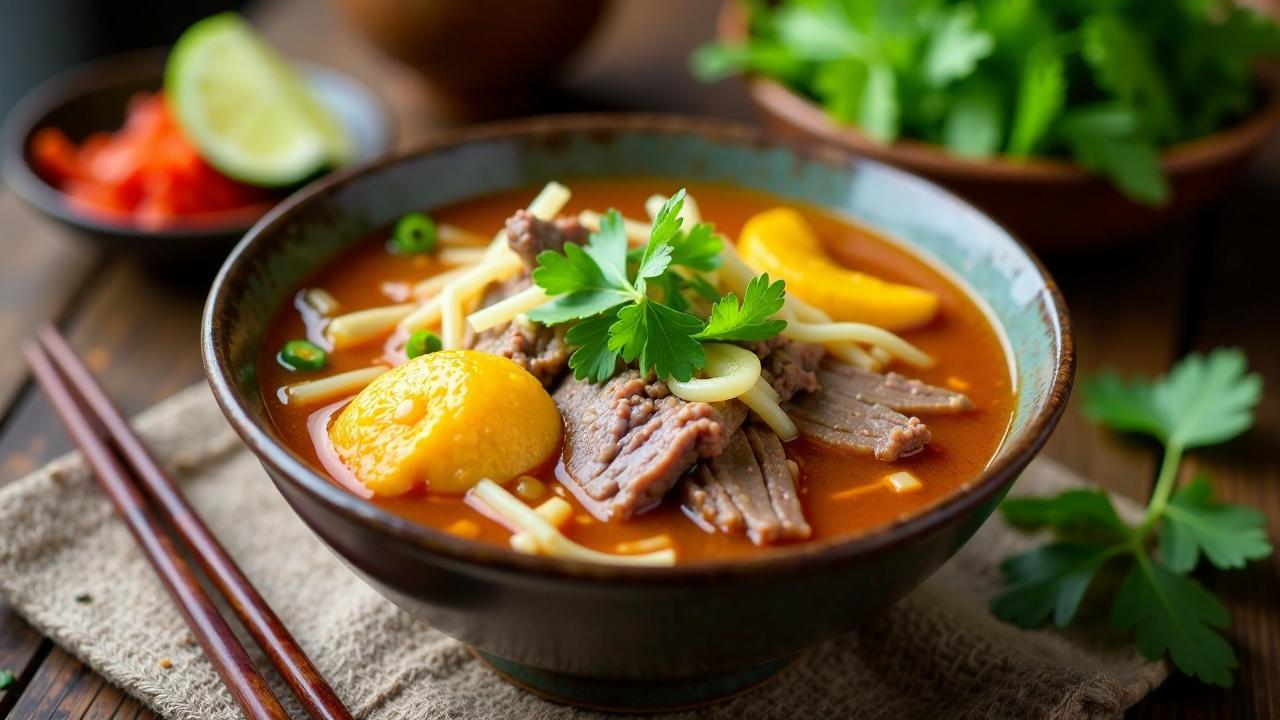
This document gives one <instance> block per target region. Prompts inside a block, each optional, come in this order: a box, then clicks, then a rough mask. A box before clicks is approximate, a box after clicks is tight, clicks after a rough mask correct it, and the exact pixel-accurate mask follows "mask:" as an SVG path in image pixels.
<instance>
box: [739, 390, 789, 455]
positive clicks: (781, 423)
mask: <svg viewBox="0 0 1280 720" xmlns="http://www.w3.org/2000/svg"><path fill="white" fill-rule="evenodd" d="M763 384H766V383H765V382H764V379H763V378H761V379H760V380H758V381H757V382H756V385H754V386H752V388H751V389H750V390H748V391H746V392H745V393H743V394H742V395H739V396H738V399H739V400H741V401H742V404H744V405H746V406H747V407H749V408H751V410H752V411H754V412H755V414H756V415H759V416H760V419H761V420H764V421H765V423H766V424H768V426H769V427H771V428H773V431H774V432H776V433H778V437H780V438H782V441H783V442H791V441H792V440H795V439H796V438H797V437H799V436H800V430H799V429H798V428H797V427H796V424H795V423H794V422H792V421H791V418H790V417H788V416H787V413H786V412H784V411H783V410H782V406H780V405H778V402H777V401H776V400H774V399H773V398H772V397H770V395H769V392H768V391H766V390H765V389H764V388H763V387H761V385H763Z"/></svg>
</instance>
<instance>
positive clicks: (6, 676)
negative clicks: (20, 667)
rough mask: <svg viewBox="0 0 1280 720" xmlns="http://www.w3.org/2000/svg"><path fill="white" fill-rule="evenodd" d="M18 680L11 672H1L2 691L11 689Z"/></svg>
mask: <svg viewBox="0 0 1280 720" xmlns="http://www.w3.org/2000/svg"><path fill="white" fill-rule="evenodd" d="M16 679H17V678H15V677H14V675H13V672H12V671H11V670H0V691H3V690H7V689H9V686H10V685H12V684H13V683H14V681H15V680H16Z"/></svg>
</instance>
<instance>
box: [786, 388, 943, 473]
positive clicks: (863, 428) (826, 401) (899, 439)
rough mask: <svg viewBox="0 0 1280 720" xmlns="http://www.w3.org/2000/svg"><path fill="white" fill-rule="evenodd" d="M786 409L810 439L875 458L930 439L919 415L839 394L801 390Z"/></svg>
mask: <svg viewBox="0 0 1280 720" xmlns="http://www.w3.org/2000/svg"><path fill="white" fill-rule="evenodd" d="M785 410H786V411H787V414H788V415H790V416H791V419H792V420H794V421H795V423H796V427H797V428H799V429H800V433H801V434H802V435H804V436H805V437H807V438H809V439H810V440H813V441H815V442H818V443H821V444H823V445H828V446H832V447H835V448H839V449H843V450H848V451H850V452H853V453H857V454H859V455H870V456H872V457H874V458H875V459H877V460H884V461H886V462H888V461H890V460H897V459H898V458H900V457H903V456H905V455H911V454H914V453H917V452H919V451H920V450H921V449H922V448H924V446H925V445H926V444H928V442H929V428H927V427H925V424H924V423H923V422H921V421H920V418H917V417H907V416H906V415H903V414H902V413H900V412H897V411H895V410H890V409H889V408H887V407H885V406H883V405H877V404H875V403H869V402H866V401H864V400H858V399H857V398H853V397H849V396H847V395H841V394H839V393H830V392H826V391H825V390H824V391H823V392H817V393H803V394H801V395H799V396H797V397H796V398H794V399H793V400H792V401H791V402H789V403H787V406H786V408H785Z"/></svg>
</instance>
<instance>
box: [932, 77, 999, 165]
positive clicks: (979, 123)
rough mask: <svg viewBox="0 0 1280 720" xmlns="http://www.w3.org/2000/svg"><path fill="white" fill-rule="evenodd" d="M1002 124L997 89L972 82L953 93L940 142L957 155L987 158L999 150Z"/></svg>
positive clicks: (987, 83)
mask: <svg viewBox="0 0 1280 720" xmlns="http://www.w3.org/2000/svg"><path fill="white" fill-rule="evenodd" d="M1003 125H1004V98H1003V97H1002V96H1001V95H1000V90H999V89H998V88H996V87H995V86H994V85H992V84H991V83H989V82H983V81H981V79H975V80H973V81H970V82H967V83H964V85H963V87H961V88H958V89H957V90H956V96H955V100H954V102H953V104H952V106H951V112H949V113H948V114H947V119H946V122H945V123H944V127H943V130H942V139H943V142H944V143H945V144H946V146H947V149H949V150H950V151H951V152H953V153H955V154H957V155H967V156H971V157H987V156H989V155H992V154H993V153H995V151H996V150H998V149H999V147H1000V138H1001V137H1003V135H1004V127H1003Z"/></svg>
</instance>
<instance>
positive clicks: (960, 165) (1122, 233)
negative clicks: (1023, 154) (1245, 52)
mask: <svg viewBox="0 0 1280 720" xmlns="http://www.w3.org/2000/svg"><path fill="white" fill-rule="evenodd" d="M746 33H747V27H746V18H745V15H744V13H743V10H742V4H741V3H739V2H737V1H736V0H726V2H725V4H724V6H723V9H722V10H721V14H720V21H719V37H720V39H721V40H723V41H726V42H740V41H741V40H743V39H745V37H746ZM746 84H747V92H748V94H749V95H750V96H751V101H752V102H753V103H754V104H755V106H756V110H757V111H758V113H759V115H760V118H761V120H762V121H763V122H764V124H765V125H766V126H767V127H769V128H770V129H772V130H774V131H775V132H777V133H779V134H782V135H784V136H789V137H795V138H797V139H800V140H805V141H810V142H812V141H818V142H824V143H830V144H832V145H835V146H837V147H840V148H844V149H846V150H849V151H851V152H855V153H857V154H859V155H863V156H865V157H869V158H871V159H873V160H878V161H880V162H883V163H888V164H890V165H894V166H896V167H899V168H902V169H903V170H906V171H908V172H912V173H916V174H919V175H921V176H923V177H926V178H928V179H930V180H932V181H934V182H936V183H938V184H940V185H942V186H943V187H946V188H947V189H949V190H951V191H953V192H955V193H958V194H959V195H961V196H963V197H964V198H965V199H967V200H969V201H971V202H973V203H974V204H975V205H977V206H978V207H980V208H982V209H983V210H985V211H987V212H989V213H991V215H992V216H993V217H995V218H996V219H997V220H999V221H1000V222H1001V223H1003V224H1004V225H1005V226H1006V227H1008V228H1009V229H1010V230H1012V231H1013V232H1014V233H1016V234H1017V235H1018V237H1020V238H1022V239H1023V240H1025V241H1026V242H1027V243H1028V244H1030V245H1031V246H1032V247H1034V248H1036V249H1037V250H1041V251H1046V252H1049V251H1052V252H1060V251H1073V250H1082V249H1088V248H1096V247H1098V246H1101V245H1105V244H1108V243H1111V242H1114V241H1115V240H1117V239H1123V238H1127V237H1134V236H1139V235H1143V234H1144V233H1149V232H1151V231H1153V230H1157V229H1159V228H1161V227H1164V226H1168V225H1169V224H1171V223H1174V222H1177V221H1178V220H1181V219H1185V218H1187V217H1189V216H1191V215H1193V214H1194V213H1196V212H1197V211H1199V210H1201V209H1202V208H1204V207H1205V206H1206V205H1207V204H1209V203H1210V202H1212V201H1213V200H1214V199H1215V198H1217V197H1219V196H1220V195H1221V194H1222V193H1223V192H1224V191H1225V190H1226V189H1227V188H1229V187H1230V186H1231V183H1232V182H1233V181H1234V180H1236V179H1237V178H1239V177H1240V175H1241V174H1242V172H1243V171H1244V169H1245V167H1246V166H1247V165H1248V163H1249V161H1250V160H1251V159H1253V158H1254V157H1255V156H1256V155H1257V153H1258V150H1259V149H1260V148H1261V147H1262V145H1263V144H1264V143H1266V141H1267V140H1268V139H1269V138H1270V137H1271V136H1273V135H1274V134H1275V133H1276V131H1277V129H1278V128H1280V91H1277V90H1276V89H1275V88H1274V87H1266V86H1267V85H1271V86H1274V85H1275V83H1274V82H1268V81H1264V82H1263V85H1264V86H1263V87H1262V88H1261V90H1262V92H1263V102H1262V106H1261V107H1259V108H1258V109H1257V110H1256V111H1255V112H1254V113H1253V114H1252V115H1250V116H1248V117H1246V118H1244V119H1242V120H1241V121H1240V122H1239V123H1237V124H1236V125H1233V126H1231V127H1228V128H1224V129H1223V130H1220V131H1218V132H1216V133H1214V134H1212V135H1209V136H1207V137H1203V138H1199V139H1197V140H1193V141H1190V142H1186V143H1182V144H1180V145H1176V146H1174V147H1171V148H1168V149H1166V150H1164V151H1163V152H1162V153H1161V155H1160V167H1161V169H1162V170H1163V171H1164V174H1165V176H1166V177H1167V178H1168V180H1169V188H1170V197H1169V201H1168V202H1167V203H1166V204H1164V205H1161V206H1152V205H1146V204H1143V203H1139V202H1136V201H1134V200H1130V199H1129V198H1128V197H1126V196H1124V195H1123V194H1122V193H1121V192H1120V191H1119V190H1117V189H1116V188H1115V187H1114V186H1113V185H1111V184H1110V183H1109V182H1107V181H1106V180H1105V179H1103V178H1100V177H1098V176H1097V175H1096V174H1095V173H1092V172H1090V171H1089V170H1086V169H1085V168H1083V167H1081V166H1080V165H1078V164H1076V163H1074V162H1071V161H1069V160H1063V159H1059V158H1051V157H1033V158H1025V159H1023V158H1013V157H1007V156H996V157H992V158H987V159H974V158H965V157H960V156H958V155H955V154H953V153H950V152H948V151H947V150H946V148H943V147H941V146H939V145H934V144H930V143H925V142H919V141H914V140H907V139H900V140H897V141H894V142H892V143H883V142H880V141H878V140H876V139H874V138H872V137H870V136H868V135H866V134H865V133H863V132H861V131H860V130H858V129H857V128H855V127H852V126H850V125H845V124H842V123H838V122H836V121H835V120H833V119H832V118H831V117H830V115H828V114H827V112H826V111H825V110H823V109H822V108H821V107H819V106H818V105H817V104H816V103H814V102H813V101H812V100H810V99H809V98H807V97H804V96H802V95H800V94H799V93H797V92H795V91H793V90H791V89H790V88H788V87H786V86H784V85H783V84H781V83H779V82H776V81H774V80H772V79H770V78H767V77H764V76H759V75H756V76H751V77H748V78H747V79H746Z"/></svg>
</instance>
